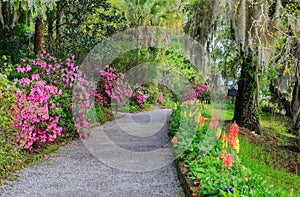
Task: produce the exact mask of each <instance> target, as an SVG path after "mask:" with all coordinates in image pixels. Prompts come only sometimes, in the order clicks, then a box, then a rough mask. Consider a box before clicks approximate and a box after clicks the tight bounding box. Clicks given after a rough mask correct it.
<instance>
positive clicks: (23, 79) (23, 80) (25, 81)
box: [21, 78, 30, 85]
mask: <svg viewBox="0 0 300 197" xmlns="http://www.w3.org/2000/svg"><path fill="white" fill-rule="evenodd" d="M21 83H22V84H23V85H27V84H29V83H30V79H28V78H22V79H21Z"/></svg>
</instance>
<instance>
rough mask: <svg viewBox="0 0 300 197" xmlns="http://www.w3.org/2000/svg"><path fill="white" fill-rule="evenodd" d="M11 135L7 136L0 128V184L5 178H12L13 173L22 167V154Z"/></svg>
mask: <svg viewBox="0 0 300 197" xmlns="http://www.w3.org/2000/svg"><path fill="white" fill-rule="evenodd" d="M14 141H15V140H14V138H13V136H9V135H6V134H4V133H3V132H1V130H0V184H2V183H4V180H5V179H13V178H14V175H13V173H14V172H15V171H16V170H19V169H21V168H22V166H23V164H22V162H23V158H24V156H23V155H22V154H21V152H20V150H18V149H17V148H16V147H15V144H14Z"/></svg>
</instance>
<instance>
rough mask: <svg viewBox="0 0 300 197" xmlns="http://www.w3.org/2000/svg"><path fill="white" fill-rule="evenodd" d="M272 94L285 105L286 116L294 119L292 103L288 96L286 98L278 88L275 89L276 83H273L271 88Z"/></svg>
mask: <svg viewBox="0 0 300 197" xmlns="http://www.w3.org/2000/svg"><path fill="white" fill-rule="evenodd" d="M269 89H270V92H271V93H273V94H274V95H275V97H276V99H278V100H279V101H280V103H281V104H282V105H283V107H284V110H285V115H286V116H288V117H292V111H291V102H290V101H289V100H288V99H287V96H285V95H284V94H283V93H281V92H280V91H279V90H278V88H277V87H275V85H274V83H273V82H271V84H270V86H269Z"/></svg>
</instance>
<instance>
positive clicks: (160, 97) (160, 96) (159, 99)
mask: <svg viewBox="0 0 300 197" xmlns="http://www.w3.org/2000/svg"><path fill="white" fill-rule="evenodd" d="M158 101H159V102H161V103H163V102H164V101H165V100H164V97H163V94H162V93H160V95H159V98H158Z"/></svg>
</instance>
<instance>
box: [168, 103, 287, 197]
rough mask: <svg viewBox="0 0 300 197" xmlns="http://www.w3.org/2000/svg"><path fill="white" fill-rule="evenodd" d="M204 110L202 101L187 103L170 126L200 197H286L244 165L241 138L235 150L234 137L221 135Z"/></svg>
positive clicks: (175, 111) (178, 108)
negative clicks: (206, 117) (232, 140)
mask: <svg viewBox="0 0 300 197" xmlns="http://www.w3.org/2000/svg"><path fill="white" fill-rule="evenodd" d="M206 107H207V106H206ZM201 109H202V110H201ZM202 111H203V104H200V103H199V102H189V103H183V105H181V106H176V107H175V109H173V111H172V115H171V123H170V130H171V131H172V134H174V136H175V137H173V139H172V142H173V144H174V146H175V148H176V149H175V151H176V152H177V153H178V154H179V155H178V157H180V160H181V162H180V166H181V170H182V171H183V173H184V174H185V176H186V177H187V178H188V179H189V181H190V182H191V183H192V184H193V185H194V186H195V187H198V188H199V189H198V190H197V191H196V193H197V194H198V195H200V196H253V197H256V196H286V194H285V193H284V192H281V191H278V189H272V190H270V186H269V185H268V184H266V181H265V180H264V179H263V178H262V177H261V176H258V175H256V174H254V173H252V172H251V171H250V170H249V169H248V168H246V167H245V166H243V163H242V161H241V160H240V159H239V157H238V155H237V153H238V152H239V140H238V138H236V139H235V142H234V147H231V146H230V147H228V141H227V140H228V139H229V140H230V138H229V135H230V134H229V135H228V136H227V137H228V138H227V137H226V136H225V134H223V135H221V130H220V129H219V128H217V126H216V123H217V122H216V121H217V119H215V118H213V119H211V121H210V123H205V122H204V120H205V119H203V120H202V121H201V118H200V117H201V113H202ZM199 120H200V121H199ZM234 128H238V127H237V125H236V126H235V127H234ZM234 128H233V127H231V129H230V133H234V132H237V131H236V129H234ZM174 138H176V140H175V141H174ZM230 143H231V142H230ZM221 152H222V153H221ZM223 152H224V154H223ZM226 154H227V156H228V155H229V156H230V158H232V159H230V162H229V163H231V164H229V166H228V163H227V162H228V160H227V161H226V163H227V164H226V163H225V160H224V157H225V155H226ZM222 160H223V161H222Z"/></svg>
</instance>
